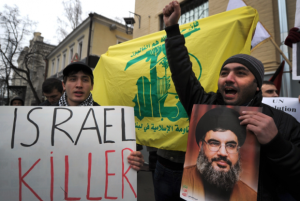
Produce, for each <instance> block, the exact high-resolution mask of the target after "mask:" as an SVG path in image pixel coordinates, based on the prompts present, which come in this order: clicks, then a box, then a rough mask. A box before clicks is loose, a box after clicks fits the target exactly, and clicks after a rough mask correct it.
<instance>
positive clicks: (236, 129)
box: [195, 107, 246, 146]
mask: <svg viewBox="0 0 300 201" xmlns="http://www.w3.org/2000/svg"><path fill="white" fill-rule="evenodd" d="M239 116H240V114H239V113H238V112H237V111H235V110H233V109H230V108H227V107H218V108H214V109H212V110H209V111H208V112H206V113H205V114H204V115H203V116H202V117H201V119H200V120H199V122H198V124H197V127H196V134H195V136H196V142H197V144H198V145H199V141H200V140H202V139H204V138H205V136H206V133H207V132H208V131H210V130H213V131H216V130H217V129H222V130H230V131H232V132H233V133H234V134H235V135H236V136H237V138H238V143H239V146H242V145H243V144H244V142H245V139H246V126H242V125H240V120H239V119H238V117H239Z"/></svg>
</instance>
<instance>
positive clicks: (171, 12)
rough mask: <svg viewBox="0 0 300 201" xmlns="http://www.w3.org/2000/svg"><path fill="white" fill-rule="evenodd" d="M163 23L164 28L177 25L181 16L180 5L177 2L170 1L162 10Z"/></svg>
mask: <svg viewBox="0 0 300 201" xmlns="http://www.w3.org/2000/svg"><path fill="white" fill-rule="evenodd" d="M163 15H164V23H165V25H166V27H168V26H172V25H174V24H178V20H179V18H180V15H181V9H180V5H179V3H178V2H177V1H172V2H170V3H169V4H168V5H166V6H165V8H164V9H163Z"/></svg>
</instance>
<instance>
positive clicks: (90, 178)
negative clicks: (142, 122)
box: [0, 106, 137, 201]
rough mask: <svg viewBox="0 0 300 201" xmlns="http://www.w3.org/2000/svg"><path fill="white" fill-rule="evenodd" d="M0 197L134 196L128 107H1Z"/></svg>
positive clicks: (131, 116) (131, 119)
mask: <svg viewBox="0 0 300 201" xmlns="http://www.w3.org/2000/svg"><path fill="white" fill-rule="evenodd" d="M0 126H1V134H0V138H1V139H0V200H10V201H14V200H19V201H21V200H26V201H27V200H30V201H34V200H50V201H52V200H55V201H56V200H128V201H132V200H136V195H137V183H136V177H137V175H136V171H135V170H133V169H130V166H129V164H128V162H127V157H128V155H129V154H130V152H131V151H135V147H136V143H135V124H134V111H133V108H130V107H114V106H112V107H0Z"/></svg>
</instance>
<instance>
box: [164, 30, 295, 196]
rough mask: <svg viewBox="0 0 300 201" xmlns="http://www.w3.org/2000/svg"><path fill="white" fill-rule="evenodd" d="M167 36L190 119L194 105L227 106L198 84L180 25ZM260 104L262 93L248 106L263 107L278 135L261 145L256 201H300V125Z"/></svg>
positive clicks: (169, 55) (179, 90)
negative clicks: (294, 200) (272, 121)
mask: <svg viewBox="0 0 300 201" xmlns="http://www.w3.org/2000/svg"><path fill="white" fill-rule="evenodd" d="M166 32H167V39H166V43H165V44H166V52H167V58H168V61H169V65H170V70H171V72H172V79H173V82H174V85H175V88H176V91H177V94H178V96H179V99H180V101H181V103H182V105H183V106H184V108H185V110H186V112H187V114H188V116H189V117H190V115H191V112H192V107H193V105H194V104H214V105H224V104H225V103H224V101H223V98H222V95H221V94H220V93H219V92H217V93H214V92H210V93H206V92H205V91H204V89H203V87H202V86H201V84H200V82H199V81H198V80H197V78H196V76H195V74H194V72H193V71H192V63H191V62H190V59H189V55H188V51H187V49H186V47H185V45H184V44H185V39H184V37H183V36H182V35H181V34H180V32H179V28H178V25H174V26H171V27H167V28H166ZM216 73H219V72H216ZM261 100H262V94H261V91H259V92H257V93H256V95H255V96H254V97H253V99H252V100H251V101H250V103H249V106H255V107H262V108H263V111H262V112H263V113H264V114H266V115H268V116H270V117H272V118H273V119H274V122H275V124H276V126H277V129H278V134H277V135H276V136H275V138H274V139H272V140H271V142H269V143H268V144H266V145H261V153H260V167H259V183H258V197H257V200H263V201H266V200H281V199H282V200H293V199H292V198H291V197H290V195H292V196H293V198H294V199H296V200H300V124H299V122H297V120H296V119H295V118H294V117H292V116H290V115H289V114H286V113H284V112H282V111H280V110H277V109H274V108H272V107H270V106H268V105H265V104H263V103H261ZM289 198H291V199H289Z"/></svg>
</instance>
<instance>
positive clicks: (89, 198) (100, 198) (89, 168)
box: [86, 153, 102, 200]
mask: <svg viewBox="0 0 300 201" xmlns="http://www.w3.org/2000/svg"><path fill="white" fill-rule="evenodd" d="M88 164H89V166H88V186H87V195H86V199H87V200H102V197H94V198H91V197H90V189H91V174H92V153H89V159H88Z"/></svg>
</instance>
